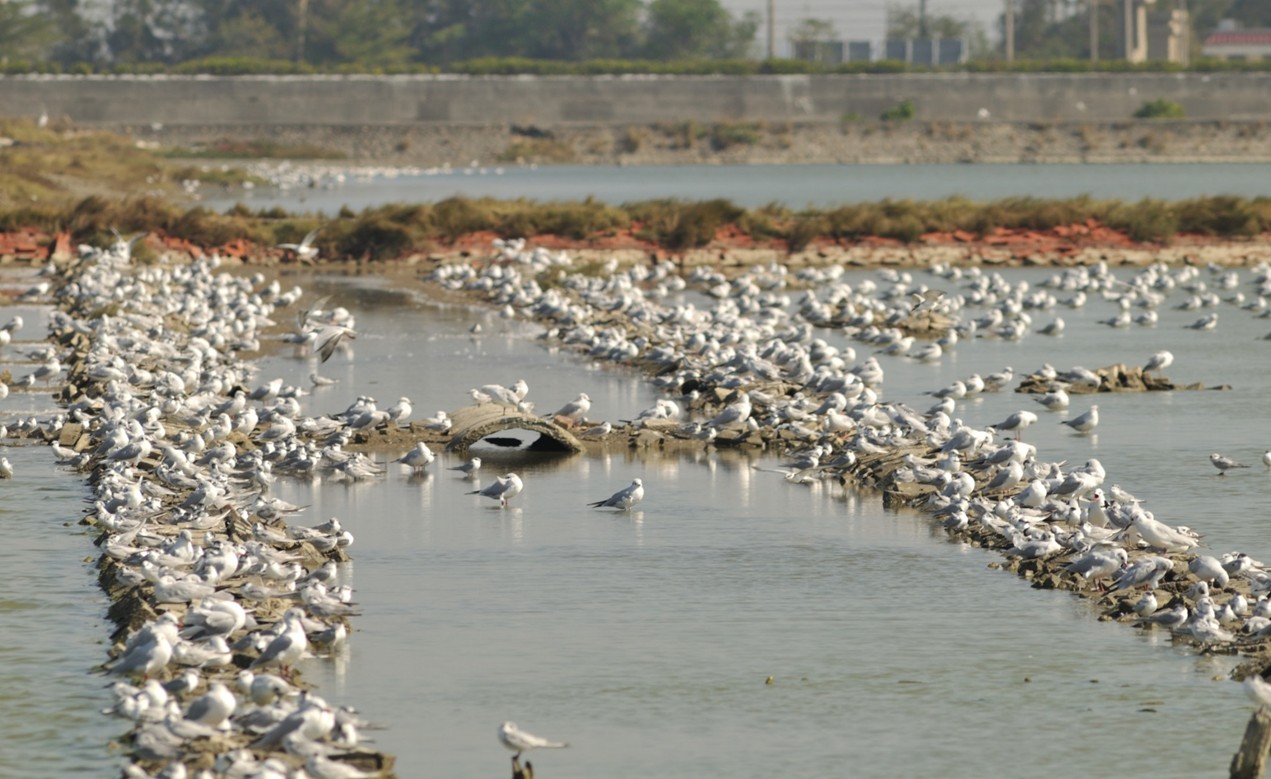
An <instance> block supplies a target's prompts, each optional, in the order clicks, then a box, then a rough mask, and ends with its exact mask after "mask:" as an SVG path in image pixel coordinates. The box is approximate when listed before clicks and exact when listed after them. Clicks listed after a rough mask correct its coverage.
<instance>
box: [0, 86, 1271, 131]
mask: <svg viewBox="0 0 1271 779" xmlns="http://www.w3.org/2000/svg"><path fill="white" fill-rule="evenodd" d="M1157 98H1168V99H1170V100H1173V101H1175V102H1177V103H1179V104H1181V105H1182V106H1183V108H1184V110H1185V111H1186V113H1187V117H1188V118H1189V119H1271V73H1221V74H1217V73H1215V74H1200V73H1176V74H1164V73H1150V74H1049V73H1048V74H970V73H955V74H905V75H818V76H749V77H741V76H675V77H668V76H612V77H605V76H600V77H535V76H520V77H517V76H513V77H466V76H387V77H371V76H348V77H340V76H264V77H234V78H229V77H175V76H155V77H141V76H136V77H129V76H3V77H0V116H37V115H39V114H40V113H41V112H42V111H46V112H47V113H48V114H49V116H51V117H69V118H70V119H71V120H73V121H74V122H76V123H80V124H84V125H97V126H104V127H111V126H136V125H138V124H152V123H153V124H163V125H169V126H176V125H231V126H232V125H248V124H250V125H314V124H317V125H347V126H366V125H390V126H392V125H413V124H419V123H430V124H449V125H506V124H512V123H517V124H533V125H539V126H546V127H551V126H567V125H597V124H618V125H628V124H631V125H647V124H651V123H654V122H677V121H683V120H687V119H692V120H696V121H701V122H717V121H725V120H752V121H753V120H763V121H768V122H784V121H791V122H838V121H840V120H841V119H842V118H843V117H845V116H848V115H853V114H854V115H856V116H858V117H860V118H863V119H874V118H876V117H877V116H878V115H879V113H881V112H882V111H883V110H885V109H886V108H889V107H891V106H893V105H896V104H897V103H898V102H900V101H901V100H906V99H908V100H912V101H913V103H914V106H915V108H916V109H917V118H919V119H927V120H951V121H967V120H975V119H977V118H984V116H983V113H982V112H987V117H988V118H990V119H993V120H1000V121H1118V120H1124V119H1128V118H1130V116H1131V115H1132V114H1133V113H1134V111H1135V110H1136V109H1138V108H1139V106H1141V105H1142V104H1143V103H1144V102H1145V101H1148V100H1154V99H1157Z"/></svg>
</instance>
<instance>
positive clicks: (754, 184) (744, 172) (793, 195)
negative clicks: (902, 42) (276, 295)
mask: <svg viewBox="0 0 1271 779" xmlns="http://www.w3.org/2000/svg"><path fill="white" fill-rule="evenodd" d="M1222 194H1228V195H1243V196H1246V197H1258V196H1267V195H1271V165H1268V164H1266V163H1258V164H1251V165H1237V164H1216V165H1208V164H1207V165H1194V164H1184V165H1158V164H1151V165H1129V164H1115V165H708V166H692V165H681V166H671V165H641V166H631V167H604V166H591V165H559V166H546V167H541V168H522V167H508V168H496V167H494V166H489V167H477V168H462V169H457V170H449V171H446V172H433V173H411V174H402V175H393V176H383V175H376V176H373V177H365V178H356V177H353V178H350V180H348V181H347V182H346V183H345V184H343V185H342V186H340V187H338V188H336V189H290V190H276V189H262V190H258V191H255V192H252V193H250V194H248V195H234V196H233V197H228V198H225V197H209V198H208V200H207V205H209V206H210V207H212V208H216V209H224V208H228V207H229V206H232V205H233V204H234V203H235V202H238V201H239V200H241V201H242V202H244V203H246V204H248V205H249V206H252V207H254V208H270V207H273V206H282V207H284V208H287V209H291V210H297V211H320V212H323V213H326V214H327V215H334V214H335V213H336V212H338V211H339V210H340V208H341V207H343V206H346V205H347V206H349V207H350V208H352V209H354V210H355V211H356V210H361V209H363V208H368V207H372V206H379V205H384V204H387V203H422V202H435V201H438V200H444V199H445V198H448V197H452V196H455V195H463V196H466V197H493V198H500V199H516V198H532V199H535V200H545V201H560V200H564V201H574V200H582V199H584V198H587V197H594V198H596V199H597V200H601V201H604V202H607V203H612V204H615V205H616V204H620V203H627V202H636V201H641V200H653V199H658V198H678V199H681V200H709V199H712V198H727V199H729V200H732V201H733V202H734V203H736V204H737V205H739V206H744V207H747V208H753V207H757V206H762V205H766V204H768V203H774V202H775V203H784V204H786V205H788V206H791V207H793V208H803V207H805V206H814V207H820V208H825V207H830V206H835V205H840V204H847V203H862V202H869V201H874V200H880V199H882V198H892V199H909V200H937V199H940V198H945V197H951V196H953V195H960V196H963V197H967V198H970V199H972V200H996V199H999V198H1006V197H1039V198H1069V197H1077V196H1079V195H1092V196H1094V197H1097V198H1116V199H1121V200H1140V199H1142V198H1145V197H1151V198H1160V199H1166V200H1183V199H1187V198H1193V197H1200V196H1202V195H1222Z"/></svg>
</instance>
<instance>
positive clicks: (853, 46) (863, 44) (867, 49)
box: [847, 41, 874, 62]
mask: <svg viewBox="0 0 1271 779" xmlns="http://www.w3.org/2000/svg"><path fill="white" fill-rule="evenodd" d="M847 61H848V62H873V61H874V44H873V42H872V41H848V42H847Z"/></svg>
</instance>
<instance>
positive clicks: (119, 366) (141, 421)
mask: <svg viewBox="0 0 1271 779" xmlns="http://www.w3.org/2000/svg"><path fill="white" fill-rule="evenodd" d="M218 264H219V263H218V261H217V260H216V259H215V258H210V259H208V258H204V259H198V260H194V261H192V262H190V263H188V264H174V265H158V264H156V265H149V266H144V267H142V266H137V265H135V264H134V263H133V262H132V261H131V257H130V256H129V251H128V247H127V245H126V244H123V243H119V244H116V245H115V246H112V247H110V248H109V249H104V250H100V249H91V250H90V249H87V248H84V249H81V251H80V253H79V255H78V257H77V258H76V259H74V260H72V261H70V262H69V263H66V264H64V265H62V266H61V267H59V268H58V270H57V271H56V273H57V276H58V278H57V281H56V282H55V285H56V287H57V288H56V290H55V292H54V300H55V306H56V308H55V310H54V311H53V313H52V315H51V318H50V329H51V331H52V332H51V335H50V338H51V340H52V341H53V342H54V343H56V344H57V345H58V346H59V347H60V348H61V349H62V351H63V352H64V353H65V354H66V355H69V356H67V357H65V358H64V360H63V362H64V364H65V365H66V369H67V372H68V379H67V382H66V385H65V387H64V388H63V389H62V391H61V392H60V394H59V396H58V397H59V401H60V402H61V404H62V405H64V406H65V408H66V410H67V422H66V423H65V424H64V425H63V426H62V427H61V429H60V430H58V431H54V433H53V434H52V435H53V440H52V446H53V448H54V451H55V454H56V456H57V458H58V460H59V462H60V463H61V464H62V465H64V466H67V467H72V468H75V469H77V470H78V471H80V472H82V473H84V474H85V477H86V479H87V481H88V482H89V483H90V484H91V486H92V489H93V498H94V500H93V506H92V508H90V509H89V510H88V512H87V514H86V516H85V517H84V519H83V523H84V524H87V525H90V526H92V527H94V528H97V529H100V531H101V533H100V536H99V537H98V538H97V541H96V544H97V545H98V546H99V547H100V548H101V554H100V557H99V558H98V569H99V581H100V584H101V587H102V589H103V590H105V592H106V593H107V594H108V595H109V597H110V600H111V606H110V608H109V618H110V620H111V621H112V622H113V623H114V624H115V625H116V626H117V630H116V631H115V632H114V634H113V635H112V636H111V642H112V646H111V649H110V658H109V659H108V660H107V661H106V662H105V663H104V665H103V667H102V671H103V673H105V674H106V675H107V677H108V678H109V679H111V680H112V683H113V687H114V693H115V697H116V704H115V706H114V707H113V710H112V711H111V713H113V714H115V715H117V716H120V717H122V718H124V719H126V720H128V721H130V722H131V727H130V730H129V731H128V733H127V734H126V735H125V736H124V737H123V738H122V739H121V745H122V748H123V751H124V753H125V754H126V756H127V759H128V764H127V765H126V766H125V768H124V775H125V776H141V775H143V773H142V772H144V774H145V775H156V774H159V773H160V772H163V775H165V776H185V775H187V774H189V775H193V774H194V773H196V772H198V771H203V770H211V771H213V772H215V773H216V774H217V775H235V776H239V775H241V776H246V775H256V774H257V773H258V772H265V773H268V772H269V770H270V769H271V768H272V769H273V770H282V771H283V772H284V773H287V774H288V775H289V774H290V772H291V771H293V770H295V769H296V768H299V767H301V766H303V767H304V768H305V770H307V771H308V773H309V774H311V775H314V776H331V775H351V773H350V772H354V773H356V772H359V771H364V772H367V773H377V774H378V773H385V774H387V772H390V771H391V770H392V767H393V758H392V757H391V756H389V755H385V754H382V753H379V752H376V751H373V750H369V749H367V748H365V747H363V746H361V745H359V743H358V736H357V733H358V727H359V725H364V724H365V723H361V722H359V721H358V719H357V716H356V715H355V714H354V713H353V712H352V711H351V710H349V709H345V708H339V707H338V706H337V705H336V704H333V703H329V702H327V701H326V700H324V699H323V698H322V697H321V696H320V695H318V694H317V693H316V692H315V691H313V690H311V689H308V688H309V685H307V684H306V683H305V681H304V679H303V677H302V676H301V674H300V672H299V671H298V670H297V668H296V663H297V662H298V661H299V660H300V659H302V658H303V657H309V656H312V655H317V656H319V657H321V656H323V655H326V654H328V653H332V652H335V651H338V650H339V649H340V646H341V644H342V643H343V642H344V641H346V640H347V636H348V632H349V617H350V616H353V615H354V608H355V607H354V606H353V605H351V603H349V594H350V590H349V589H348V588H347V587H338V586H337V585H338V581H339V573H338V569H337V567H336V564H337V563H339V562H342V561H345V560H348V559H349V555H348V552H347V546H348V545H349V544H350V543H351V542H352V535H351V534H350V533H349V532H348V531H347V530H345V529H343V528H342V527H341V526H340V523H339V520H338V519H332V520H329V521H327V522H325V523H323V524H322V525H318V526H316V527H304V526H301V525H289V524H288V523H287V522H286V521H284V517H290V516H292V515H293V514H294V513H295V512H296V511H297V510H298V509H297V508H296V507H294V506H289V505H287V504H285V503H283V502H281V501H279V500H277V499H275V498H272V497H271V496H270V492H269V484H270V483H271V482H272V480H273V479H274V478H275V474H279V475H282V474H289V475H294V476H297V477H301V478H307V477H310V476H311V475H312V474H314V473H321V472H322V471H323V470H333V469H347V468H348V465H349V461H350V460H352V459H354V458H357V457H359V456H358V455H352V454H347V453H343V452H342V451H341V450H340V449H339V447H338V446H336V447H324V446H323V445H322V443H321V442H322V441H323V440H324V439H325V438H326V437H327V436H330V435H332V434H333V433H334V432H336V431H333V430H332V429H331V420H322V421H319V420H312V419H306V418H303V417H301V416H300V413H299V405H298V404H297V403H296V401H295V398H296V396H297V395H298V394H299V392H298V391H296V390H295V388H288V387H283V386H280V385H281V382H280V381H279V382H273V383H267V384H265V385H261V388H260V389H257V390H251V389H250V388H251V387H252V386H254V385H253V384H252V375H253V373H254V372H255V370H256V369H255V367H254V366H253V365H252V364H251V363H249V362H246V361H243V360H241V359H239V358H238V357H237V356H236V355H238V354H240V353H246V352H251V351H255V350H256V349H258V348H259V341H258V339H257V336H258V334H259V332H260V331H261V330H262V329H264V328H265V327H267V326H268V325H269V324H271V322H270V319H269V317H270V315H271V314H272V313H273V312H274V311H275V310H277V309H279V308H282V307H285V306H288V305H290V304H292V303H295V302H296V299H298V298H299V294H300V293H299V291H298V290H293V291H292V292H289V293H283V292H282V291H281V290H280V289H279V288H278V286H277V285H276V284H265V283H264V280H263V278H261V277H260V276H256V277H252V278H248V277H246V276H237V275H232V274H228V273H218V272H217V267H218ZM297 428H300V429H299V430H298V431H297Z"/></svg>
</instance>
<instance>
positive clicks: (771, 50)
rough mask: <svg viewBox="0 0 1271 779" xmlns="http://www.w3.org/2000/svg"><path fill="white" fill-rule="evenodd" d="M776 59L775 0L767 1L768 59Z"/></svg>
mask: <svg viewBox="0 0 1271 779" xmlns="http://www.w3.org/2000/svg"><path fill="white" fill-rule="evenodd" d="M776 57H777V0H768V59H770V60H771V59H776Z"/></svg>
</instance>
